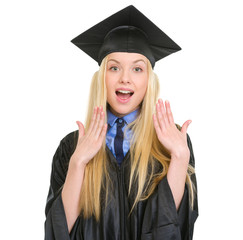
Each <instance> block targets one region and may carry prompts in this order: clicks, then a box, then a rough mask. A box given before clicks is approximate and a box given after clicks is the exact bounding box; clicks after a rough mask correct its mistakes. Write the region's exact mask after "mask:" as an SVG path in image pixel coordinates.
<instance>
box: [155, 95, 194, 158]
mask: <svg viewBox="0 0 243 240" xmlns="http://www.w3.org/2000/svg"><path fill="white" fill-rule="evenodd" d="M153 121H154V127H155V131H156V133H157V136H158V139H159V141H160V142H161V144H163V146H164V147H165V148H166V149H167V150H168V151H169V152H170V154H171V156H175V157H177V158H185V159H188V161H189V155H190V151H189V148H188V146H187V136H186V132H187V128H188V126H189V124H190V123H191V121H190V120H187V121H186V122H185V123H184V124H183V125H182V128H181V131H180V130H178V128H177V127H176V125H175V123H174V118H173V114H172V112H171V108H170V103H169V101H165V106H164V104H163V101H162V99H159V101H158V103H157V104H156V114H154V115H153Z"/></svg>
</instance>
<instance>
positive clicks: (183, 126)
mask: <svg viewBox="0 0 243 240" xmlns="http://www.w3.org/2000/svg"><path fill="white" fill-rule="evenodd" d="M191 122H192V121H191V120H187V121H186V122H184V124H183V125H182V127H181V132H182V133H184V134H186V132H187V128H188V126H189V125H190V124H191Z"/></svg>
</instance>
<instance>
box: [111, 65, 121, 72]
mask: <svg viewBox="0 0 243 240" xmlns="http://www.w3.org/2000/svg"><path fill="white" fill-rule="evenodd" d="M109 69H110V70H111V71H114V72H116V71H118V70H119V68H118V67H116V66H112V67H110V68H109Z"/></svg>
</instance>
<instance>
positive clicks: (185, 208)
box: [141, 135, 198, 240]
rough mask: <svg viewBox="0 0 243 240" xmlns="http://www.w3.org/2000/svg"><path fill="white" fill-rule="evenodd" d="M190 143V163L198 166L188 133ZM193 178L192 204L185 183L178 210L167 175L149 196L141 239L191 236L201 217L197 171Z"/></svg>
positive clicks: (170, 239) (188, 238) (169, 239)
mask: <svg viewBox="0 0 243 240" xmlns="http://www.w3.org/2000/svg"><path fill="white" fill-rule="evenodd" d="M187 144H188V147H189V149H190V164H191V165H192V166H193V167H195V159H194V154H193V149H192V144H191V140H190V137H189V135H187ZM191 180H192V182H193V184H194V187H195V190H194V193H195V196H194V201H193V208H191V206H190V200H189V190H188V186H187V184H186V185H185V190H184V195H183V198H182V201H181V203H180V207H179V209H178V210H176V206H175V202H174V198H173V195H172V192H171V189H170V186H169V184H168V180H167V177H164V178H163V179H162V180H161V182H160V183H159V184H158V189H157V191H156V193H155V194H154V195H152V196H151V197H150V199H149V200H148V203H147V207H146V210H145V214H144V222H143V227H142V236H141V240H150V239H153V240H157V239H166V240H192V238H193V229H194V223H195V221H196V219H197V217H198V203H197V184H196V176H195V174H193V175H192V176H191Z"/></svg>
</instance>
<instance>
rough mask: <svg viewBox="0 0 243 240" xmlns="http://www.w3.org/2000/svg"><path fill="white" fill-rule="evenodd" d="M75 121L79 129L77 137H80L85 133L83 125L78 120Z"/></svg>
mask: <svg viewBox="0 0 243 240" xmlns="http://www.w3.org/2000/svg"><path fill="white" fill-rule="evenodd" d="M76 123H77V125H78V129H79V131H78V138H79V139H80V138H81V137H83V136H84V134H85V130H84V125H83V124H82V123H81V122H80V121H76Z"/></svg>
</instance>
